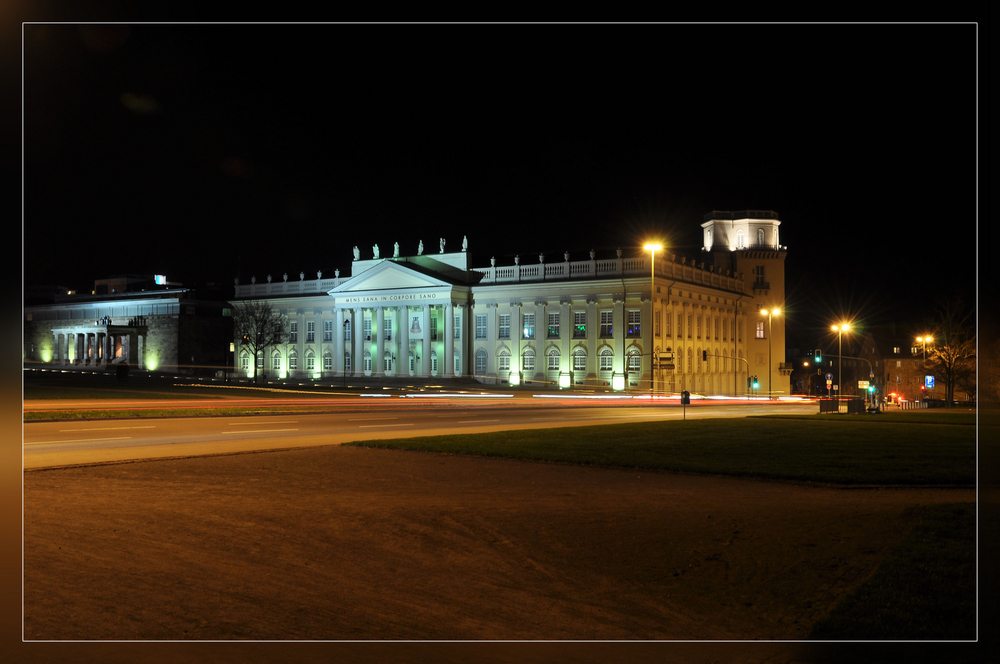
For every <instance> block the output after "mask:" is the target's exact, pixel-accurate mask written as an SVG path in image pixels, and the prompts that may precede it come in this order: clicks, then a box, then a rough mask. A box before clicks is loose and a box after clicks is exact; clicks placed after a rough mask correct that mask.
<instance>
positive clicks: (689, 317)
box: [687, 314, 691, 339]
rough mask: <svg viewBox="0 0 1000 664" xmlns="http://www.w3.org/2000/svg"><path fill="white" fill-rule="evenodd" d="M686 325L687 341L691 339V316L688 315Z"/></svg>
mask: <svg viewBox="0 0 1000 664" xmlns="http://www.w3.org/2000/svg"><path fill="white" fill-rule="evenodd" d="M687 324H688V334H687V337H688V339H690V338H691V314H688V319H687Z"/></svg>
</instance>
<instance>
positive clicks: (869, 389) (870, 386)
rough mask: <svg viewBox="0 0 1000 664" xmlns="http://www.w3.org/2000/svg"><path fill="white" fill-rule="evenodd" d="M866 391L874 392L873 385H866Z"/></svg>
mask: <svg viewBox="0 0 1000 664" xmlns="http://www.w3.org/2000/svg"><path fill="white" fill-rule="evenodd" d="M868 391H869V392H874V391H875V386H874V385H872V384H871V383H869V384H868Z"/></svg>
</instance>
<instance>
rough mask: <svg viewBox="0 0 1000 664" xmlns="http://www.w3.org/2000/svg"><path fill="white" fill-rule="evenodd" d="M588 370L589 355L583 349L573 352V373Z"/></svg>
mask: <svg viewBox="0 0 1000 664" xmlns="http://www.w3.org/2000/svg"><path fill="white" fill-rule="evenodd" d="M586 370H587V353H586V352H585V351H584V350H583V349H582V348H577V349H576V350H575V351H573V371H586Z"/></svg>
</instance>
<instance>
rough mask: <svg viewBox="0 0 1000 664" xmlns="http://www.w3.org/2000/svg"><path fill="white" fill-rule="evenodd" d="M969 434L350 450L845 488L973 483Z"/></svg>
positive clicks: (692, 436)
mask: <svg viewBox="0 0 1000 664" xmlns="http://www.w3.org/2000/svg"><path fill="white" fill-rule="evenodd" d="M975 434H976V429H975V427H972V426H949V425H934V424H911V423H908V422H900V423H898V424H894V425H891V426H887V425H886V424H884V423H882V422H881V421H880V422H865V421H846V420H843V421H836V420H834V421H827V420H821V419H819V418H813V419H785V418H747V419H711V420H688V421H681V422H678V421H676V420H673V421H667V422H642V423H634V424H615V425H603V426H588V427H568V428H561V429H539V430H526V431H509V432H495V433H483V434H466V435H451V436H433V437H422V438H409V439H400V440H372V441H364V442H358V443H352V444H353V445H359V446H368V447H387V448H394V449H407V450H420V451H429V452H446V453H452V454H472V455H480V456H496V457H504V458H511V459H524V460H530V461H545V462H556V463H575V464H585V465H593V466H604V467H609V468H643V469H648V470H662V471H673V472H689V473H708V474H716V475H731V476H735V477H747V478H759V479H774V480H791V481H805V482H823V483H832V484H842V485H851V486H859V485H948V486H972V485H974V484H975V470H976V466H975V461H976V450H975V443H976V436H975Z"/></svg>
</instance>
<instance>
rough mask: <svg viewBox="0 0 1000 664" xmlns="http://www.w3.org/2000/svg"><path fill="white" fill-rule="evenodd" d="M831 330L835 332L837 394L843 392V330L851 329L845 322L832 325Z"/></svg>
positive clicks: (840, 394) (839, 394)
mask: <svg viewBox="0 0 1000 664" xmlns="http://www.w3.org/2000/svg"><path fill="white" fill-rule="evenodd" d="M832 329H833V331H834V332H836V333H837V396H838V397H839V396H842V395H843V394H844V382H843V381H844V363H843V361H842V354H843V340H844V332H847V331H848V330H850V329H851V326H850V325H848V324H847V323H841V324H840V325H834V326H833V327H832Z"/></svg>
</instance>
